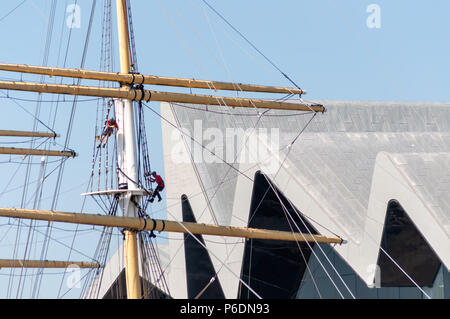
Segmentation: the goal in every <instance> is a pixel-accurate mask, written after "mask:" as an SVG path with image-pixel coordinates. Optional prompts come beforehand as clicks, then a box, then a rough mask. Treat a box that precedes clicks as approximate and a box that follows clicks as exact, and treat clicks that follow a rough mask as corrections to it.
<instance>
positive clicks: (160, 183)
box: [148, 172, 164, 203]
mask: <svg viewBox="0 0 450 319" xmlns="http://www.w3.org/2000/svg"><path fill="white" fill-rule="evenodd" d="M151 175H152V176H153V177H150V181H151V182H152V183H155V182H156V183H157V184H158V185H157V186H156V188H155V190H154V191H153V195H152V197H151V198H150V199H149V200H148V201H149V202H150V203H153V200H154V199H155V196H158V202H160V201H161V195H159V192H161V191H162V190H163V189H164V181H163V179H162V178H161V176H159V175H158V174H156V172H152V173H151Z"/></svg>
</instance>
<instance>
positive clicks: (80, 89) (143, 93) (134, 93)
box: [0, 81, 326, 112]
mask: <svg viewBox="0 0 450 319" xmlns="http://www.w3.org/2000/svg"><path fill="white" fill-rule="evenodd" d="M0 89H5V90H18V91H28V92H39V93H55V94H70V95H84V96H96V97H106V98H119V99H128V100H137V101H139V100H144V101H150V100H152V101H159V102H176V103H190V104H204V105H223V106H230V107H250V108H263V109H279V110H291V111H314V112H325V111H326V109H325V107H324V106H322V105H312V106H309V105H306V104H302V103H288V102H279V101H270V100H261V99H244V98H233V97H225V96H213V95H199V94H186V93H174V92H159V91H150V90H140V89H133V88H103V87H96V86H78V85H62V84H42V83H31V82H15V81H0Z"/></svg>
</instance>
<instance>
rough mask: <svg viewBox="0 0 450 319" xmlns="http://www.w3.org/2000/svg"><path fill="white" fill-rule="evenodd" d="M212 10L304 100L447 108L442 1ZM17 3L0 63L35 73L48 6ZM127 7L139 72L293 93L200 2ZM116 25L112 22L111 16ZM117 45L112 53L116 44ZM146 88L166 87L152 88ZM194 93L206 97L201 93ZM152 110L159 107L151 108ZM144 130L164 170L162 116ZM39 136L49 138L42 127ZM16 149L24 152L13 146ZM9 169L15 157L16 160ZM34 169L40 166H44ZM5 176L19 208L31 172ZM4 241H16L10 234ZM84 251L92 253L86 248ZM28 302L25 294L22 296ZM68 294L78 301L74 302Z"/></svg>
mask: <svg viewBox="0 0 450 319" xmlns="http://www.w3.org/2000/svg"><path fill="white" fill-rule="evenodd" d="M74 2H75V0H70V1H68V0H65V1H63V0H59V1H58V4H57V9H56V18H55V22H54V31H53V32H54V33H53V37H52V44H51V47H50V54H49V58H48V65H50V66H62V61H63V56H64V55H63V53H64V52H65V50H66V48H67V43H68V35H69V28H68V27H67V25H66V19H67V18H68V16H69V14H70V13H68V12H66V8H67V6H68V5H70V4H72V3H74ZM114 2H115V1H113V3H114ZM208 2H209V3H210V4H211V5H212V6H213V7H214V8H215V9H216V10H217V11H219V12H220V13H221V14H222V15H223V16H225V17H226V18H227V19H228V21H229V22H230V23H231V24H233V25H234V26H235V27H236V28H237V29H239V30H240V31H241V32H242V33H243V34H245V36H246V37H247V38H248V39H249V40H250V41H251V42H252V43H253V44H254V45H255V46H256V47H258V49H259V50H261V51H262V52H263V53H264V54H265V55H266V56H267V57H268V58H269V59H271V61H273V63H275V64H276V65H277V66H278V67H279V68H280V69H281V70H282V71H283V72H285V73H286V74H287V75H288V76H289V77H290V78H291V79H293V80H294V81H295V82H296V83H297V84H298V85H299V86H300V87H302V88H303V89H305V90H307V91H308V94H307V95H306V96H304V98H305V99H312V100H327V99H330V100H363V101H364V100H367V101H377V100H380V101H419V102H420V101H423V102H448V101H449V100H450V90H449V89H448V84H449V83H450V61H449V58H448V57H449V56H450V42H449V41H448V40H447V39H448V30H450V20H449V19H448V14H449V13H450V2H449V1H446V0H434V1H418V0H408V1H406V0H396V1H387V0H384V1H381V0H380V1H375V0H371V1H365V0H348V1H336V0H335V1H332V0H315V1H300V0H285V1H283V0H280V1H266V0H260V1H256V0H248V1H237V0H228V1H218V0H216V1H214V0H209V1H208ZM20 3H22V0H20V1H19V0H14V1H2V4H1V5H0V34H1V38H2V45H1V48H0V61H1V62H7V63H25V64H32V65H41V64H42V61H43V52H44V43H45V38H46V33H47V27H48V17H49V11H50V4H51V1H50V0H28V1H26V2H24V3H23V4H22V5H20V6H19V7H18V8H17V9H16V10H15V11H14V12H12V13H11V14H10V15H8V16H5V15H6V14H7V13H8V12H10V11H11V10H12V9H14V8H15V7H16V6H17V5H19V4H20ZM91 3H92V2H91V1H90V0H78V1H77V4H78V5H79V7H80V10H81V16H80V28H76V29H72V33H71V39H70V43H69V47H68V55H67V63H66V66H67V67H73V68H78V67H79V66H80V61H81V52H82V49H83V45H84V41H85V36H86V31H87V27H88V20H89V14H90V10H91ZM97 3H98V4H97V7H96V12H95V18H94V27H93V32H92V35H91V38H90V42H89V50H88V54H87V60H86V68H87V69H93V70H95V69H98V68H99V64H100V43H101V20H102V10H103V1H101V0H99V1H97ZM372 4H375V5H377V6H378V7H379V9H380V18H381V25H380V28H369V27H368V25H367V19H368V17H369V16H370V15H371V13H370V12H367V8H368V7H369V6H370V5H372ZM132 8H133V24H134V31H135V35H136V47H137V51H138V56H137V58H138V63H139V71H140V72H141V73H144V74H154V75H161V76H175V77H187V78H199V79H210V80H220V81H236V82H242V83H256V84H266V85H283V86H290V85H291V84H290V83H289V82H288V81H287V80H286V79H285V78H284V77H283V76H282V75H281V74H280V73H279V72H278V71H277V70H275V69H274V68H273V66H271V65H270V64H269V63H268V62H267V61H266V60H265V59H264V58H262V57H261V56H260V55H258V53H257V52H256V51H255V50H253V49H252V48H251V47H250V46H249V45H248V44H247V43H246V42H245V41H243V40H242V39H241V38H240V37H239V36H238V35H237V34H236V33H235V32H234V31H233V30H231V29H230V28H229V27H228V26H227V25H226V24H225V23H223V21H221V20H220V19H218V17H217V16H216V15H215V14H214V13H213V12H212V11H211V10H210V9H208V7H206V6H205V5H204V4H203V2H202V1H200V0H197V1H194V0H183V1H180V0H174V1H167V0H166V1H164V0H145V1H144V0H134V1H132ZM113 17H114V20H115V12H114V13H113ZM114 22H115V21H114ZM114 28H115V24H114ZM114 41H115V44H117V39H116V38H114ZM115 62H116V65H115V70H116V71H117V70H118V69H119V68H118V64H117V63H118V58H117V55H116V57H115ZM21 78H23V79H26V80H30V81H38V80H39V78H38V77H33V76H29V75H24V76H23V77H21V76H20V75H17V74H12V73H5V72H1V73H0V80H9V79H21ZM46 80H47V81H48V82H49V83H52V82H55V81H57V80H56V79H49V78H47V79H46ZM67 83H71V82H70V81H69V82H67ZM83 83H84V84H88V83H89V82H83ZM152 89H159V90H163V88H155V87H153V88H152ZM0 91H1V90H0ZM179 91H182V92H186V91H187V90H186V89H180V90H179ZM1 92H3V93H2V94H0V103H1V105H2V107H3V116H2V117H0V128H2V129H23V130H30V129H31V128H32V125H33V121H34V119H33V117H32V116H30V115H29V114H28V113H27V112H25V111H24V110H23V108H25V109H26V110H27V111H28V112H31V113H33V114H34V113H35V107H36V103H31V102H25V101H19V100H15V101H16V102H17V103H20V106H19V105H18V104H17V103H15V102H14V101H13V100H10V99H7V98H2V97H4V94H6V91H1ZM194 92H195V93H202V92H201V90H194ZM206 94H211V93H210V92H206ZM224 94H225V93H224ZM8 95H9V96H13V97H17V98H23V99H31V100H33V99H36V94H31V93H19V92H8ZM257 97H264V95H257ZM51 98H52V97H51V96H50V95H44V97H43V99H45V100H50V99H51ZM82 99H83V98H82ZM68 100H70V98H68ZM152 104H153V105H154V106H155V107H156V108H159V105H158V103H154V102H153V103H152ZM96 107H97V106H96V102H81V103H79V104H78V107H77V111H76V112H77V113H76V117H75V122H74V127H73V134H72V137H71V141H70V143H69V145H70V147H71V148H73V149H74V150H76V151H77V152H78V153H79V157H77V158H76V159H70V160H68V161H67V163H66V169H65V173H64V179H63V181H64V182H63V186H62V190H61V192H62V193H61V196H60V200H59V203H58V206H57V209H58V210H65V211H77V210H79V209H80V207H81V197H80V196H79V194H80V193H82V192H84V191H85V188H86V182H87V180H88V178H89V174H90V172H91V163H92V147H93V143H94V139H93V137H94V127H95V125H96V122H95V110H96ZM70 108H71V103H60V106H59V108H58V112H57V117H56V119H57V121H56V125H55V130H56V131H57V132H58V133H60V134H61V137H60V138H59V139H57V140H56V141H55V142H56V143H58V144H51V145H50V147H51V148H53V149H60V148H61V144H64V139H65V137H66V136H65V134H66V127H67V119H68V113H69V112H70ZM54 112H55V106H54V104H51V103H43V105H42V107H41V110H40V114H39V119H40V120H42V121H43V122H44V123H46V124H49V123H50V122H51V119H52V118H53V115H54ZM146 126H147V130H148V132H147V136H148V137H149V145H150V152H151V154H150V156H151V161H152V167H153V168H154V169H156V170H158V171H163V163H162V146H161V125H160V119H159V118H157V117H155V116H154V115H152V114H151V113H146ZM38 130H41V131H46V130H47V129H46V128H45V127H44V126H42V125H39V126H38ZM2 141H3V143H4V144H5V145H2V146H7V144H6V142H8V143H9V142H10V141H12V139H8V140H2ZM14 141H16V140H14ZM20 141H24V140H23V139H22V140H20ZM8 145H10V144H8ZM22 145H27V144H22ZM16 147H26V146H21V144H18V145H16ZM9 160H10V157H8V156H5V155H3V156H2V158H1V159H0V162H5V161H9ZM14 161H21V159H20V158H14ZM33 162H34V163H39V158H36V159H34V160H33ZM19 166H20V167H19ZM38 167H39V165H37V164H36V165H34V169H33V170H32V172H31V176H32V178H31V180H33V179H36V178H37V174H38V172H39V168H38ZM53 167H56V164H53V166H51V165H50V166H49V170H50V169H52V168H53ZM16 169H18V171H17V173H15V170H16ZM0 170H1V172H2V176H4V178H3V181H2V182H0V192H1V193H0V206H13V207H18V206H19V205H20V200H21V196H22V191H21V189H20V188H19V189H18V190H17V191H9V192H5V191H7V190H10V189H14V188H15V187H18V186H20V185H22V184H23V181H24V178H25V177H24V176H25V170H26V167H25V165H17V164H16V163H2V164H1V166H0ZM10 180H11V182H10ZM51 182H52V179H51V178H50V179H49V184H48V186H45V187H46V188H45V189H44V191H45V192H46V196H44V198H43V200H42V204H41V208H49V207H50V205H51V199H52V194H53V186H52V184H51ZM34 188H35V186H34V184H33V186H30V191H29V195H28V197H27V198H28V200H27V207H30V205H31V204H32V202H33V198H34V197H33V196H32V192H33V190H34ZM162 208H163V206H158V207H156V210H159V209H162ZM86 210H87V211H88V212H96V210H97V206H96V205H95V203H88V205H87V207H86ZM7 229H11V228H10V227H9V225H7V226H0V237H2V236H3V235H2V234H6V231H7ZM11 233H14V228H13V230H11ZM11 233H9V234H11ZM54 234H55V236H57V235H61V236H62V237H63V236H64V232H60V233H58V231H57V230H55V233H54ZM94 235H95V234H94ZM23 236H25V235H23ZM9 237H11V236H8V237H5V240H4V241H3V243H4V246H3V248H2V247H0V258H8V257H7V256H8V254H9V253H10V250H8V249H11V244H12V243H13V242H14V236H12V237H11V238H10V240H9V241H8V240H7V239H8V238H9ZM89 238H91V237H89ZM61 240H63V239H61ZM88 240H89V239H86V241H88ZM86 241H83V240H82V239H80V244H79V247H83V245H85V243H86ZM70 242H71V237H69V238H68V239H67V243H68V244H70ZM8 245H9V246H8ZM56 246H57V245H56ZM90 246H91V248H92V250H93V249H94V248H95V245H92V244H91V245H90ZM55 252H61V253H62V254H63V256H67V253H68V250H67V248H64V247H55ZM87 254H88V255H89V254H91V255H92V253H91V252H89V251H87ZM58 257H61V255H59V256H58V255H56V253H55V254H54V255H53V256H50V257H49V259H59V258H58ZM61 258H65V257H61ZM74 259H80V260H83V259H86V257H85V256H82V255H76V254H75V255H74ZM8 273H9V272H7V271H6V270H1V271H0V274H8ZM5 277H7V276H1V277H0V281H1V282H2V284H3V280H4V278H5ZM49 277H50V278H53V277H51V276H49ZM59 281H61V279H59ZM49 282H51V279H49ZM55 284H56V285H57V286H58V284H59V282H58V280H57V279H55ZM43 290H44V289H43ZM14 295H15V294H14ZM42 295H43V296H46V297H51V298H54V297H56V295H55V293H54V292H52V291H50V290H48V291H47V290H45V291H43V292H42ZM0 297H4V296H3V295H0ZM24 297H27V295H26V293H24ZM74 297H77V294H76V293H75V295H74Z"/></svg>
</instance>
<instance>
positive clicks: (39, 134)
mask: <svg viewBox="0 0 450 319" xmlns="http://www.w3.org/2000/svg"><path fill="white" fill-rule="evenodd" d="M0 136H28V137H59V135H58V134H56V133H46V132H29V131H11V130H0Z"/></svg>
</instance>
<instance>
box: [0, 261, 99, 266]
mask: <svg viewBox="0 0 450 319" xmlns="http://www.w3.org/2000/svg"><path fill="white" fill-rule="evenodd" d="M74 266H76V267H79V268H99V267H100V264H98V263H93V262H86V261H56V260H18V259H0V268H69V267H74Z"/></svg>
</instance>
